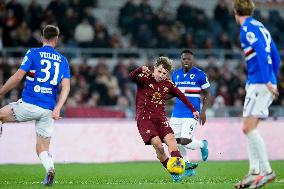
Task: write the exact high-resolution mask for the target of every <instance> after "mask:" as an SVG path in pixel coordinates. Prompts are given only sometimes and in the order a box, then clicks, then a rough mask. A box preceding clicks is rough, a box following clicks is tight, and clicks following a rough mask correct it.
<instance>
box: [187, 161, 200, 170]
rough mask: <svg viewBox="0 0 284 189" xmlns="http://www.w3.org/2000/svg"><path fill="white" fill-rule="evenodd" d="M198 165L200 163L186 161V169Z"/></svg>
mask: <svg viewBox="0 0 284 189" xmlns="http://www.w3.org/2000/svg"><path fill="white" fill-rule="evenodd" d="M196 167H198V163H196V162H189V161H186V162H185V169H195V168H196Z"/></svg>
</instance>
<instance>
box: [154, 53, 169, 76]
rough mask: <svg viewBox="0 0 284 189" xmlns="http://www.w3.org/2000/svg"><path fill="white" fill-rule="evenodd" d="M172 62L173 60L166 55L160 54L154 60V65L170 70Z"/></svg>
mask: <svg viewBox="0 0 284 189" xmlns="http://www.w3.org/2000/svg"><path fill="white" fill-rule="evenodd" d="M172 63H173V61H172V60H171V59H169V58H168V57H165V56H161V57H159V58H158V60H157V61H156V67H158V66H160V65H162V66H163V68H164V69H165V70H167V71H168V72H170V71H172Z"/></svg>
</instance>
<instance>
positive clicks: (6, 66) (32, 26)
mask: <svg viewBox="0 0 284 189" xmlns="http://www.w3.org/2000/svg"><path fill="white" fill-rule="evenodd" d="M97 6H98V3H97V1H96V0H88V1H83V0H70V1H62V0H52V1H50V3H49V4H48V5H47V6H46V7H44V8H43V7H42V6H41V4H39V3H38V2H37V1H36V0H32V1H31V3H30V4H28V5H24V4H21V3H20V1H17V0H10V1H5V0H0V24H1V28H0V49H1V51H2V49H3V48H5V47H38V46H40V35H41V33H40V31H41V28H42V26H44V25H46V24H56V25H58V26H59V28H60V30H61V38H60V44H59V45H60V46H61V47H63V46H64V47H78V48H86V47H90V48H134V47H136V48H166V49H169V48H190V49H226V50H230V49H234V48H238V44H239V41H238V31H239V29H238V26H237V25H236V23H235V21H234V17H233V14H232V13H231V9H230V7H229V6H230V4H228V3H227V1H226V0H219V1H218V4H217V5H216V7H215V8H214V12H213V13H212V15H213V16H212V17H209V16H208V15H207V14H205V12H204V10H202V9H199V8H197V7H194V6H192V5H191V4H190V3H188V1H182V2H181V4H180V5H179V6H178V7H177V9H173V8H171V3H170V1H168V0H165V1H162V4H161V5H160V7H159V8H156V9H154V8H153V7H152V6H151V4H150V3H149V1H148V0H141V1H140V3H139V4H137V3H134V2H133V0H128V1H126V3H125V4H122V6H121V7H120V9H119V16H118V18H117V24H116V25H115V26H112V27H114V28H115V29H113V30H112V31H111V32H110V31H109V29H108V28H109V26H108V27H107V26H106V25H104V24H103V23H102V22H101V21H100V20H99V19H98V18H96V17H95V16H94V14H93V12H94V10H95V9H98V7H97ZM255 17H256V19H258V20H260V21H262V22H263V23H264V24H265V25H266V27H267V28H268V30H269V31H270V32H271V34H272V36H273V38H274V40H275V41H276V44H277V46H278V48H281V49H283V48H284V36H283V35H279V33H283V32H284V19H283V18H282V17H281V15H280V14H279V12H278V11H277V10H271V11H270V12H269V14H268V16H266V17H263V16H262V15H261V14H260V11H256V12H255ZM126 39H129V40H126ZM1 54H2V53H1ZM9 58H10V57H8V55H5V54H2V57H1V60H0V85H1V86H2V85H3V83H4V82H5V81H6V80H7V79H8V78H9V77H10V76H11V75H12V74H13V73H15V71H16V70H17V68H18V66H19V64H20V63H21V59H20V58H14V59H13V60H12V61H13V62H11V60H10V59H9ZM154 58H157V57H154ZM230 58H231V57H230V56H227V57H226V59H224V60H223V61H224V62H223V64H222V66H221V67H220V66H217V64H216V60H215V59H214V58H212V57H207V64H206V66H203V67H202V69H204V70H205V71H206V73H207V76H208V78H209V81H210V83H211V87H210V90H211V95H212V97H211V107H212V108H214V107H215V109H216V108H218V107H224V106H233V107H240V108H241V107H242V105H243V102H244V97H245V81H246V68H245V64H244V63H243V62H241V60H239V61H240V63H239V64H237V66H236V67H233V68H232V67H231V66H229V64H230ZM86 59H87V57H86V58H84V57H82V58H81V59H80V61H81V62H80V63H76V64H75V63H73V62H72V59H71V60H70V64H71V73H72V78H71V93H70V96H69V99H68V101H67V107H79V106H85V107H98V106H110V107H116V108H117V109H120V110H129V112H131V111H132V108H133V107H134V105H135V90H136V89H135V86H134V85H133V84H132V83H131V81H130V80H129V78H128V74H129V73H130V71H132V70H133V69H135V68H136V67H138V64H137V60H136V59H135V58H117V59H116V63H115V65H112V66H110V65H109V62H108V59H105V58H103V57H101V58H98V61H97V64H96V65H95V66H91V65H89V64H87V60H86ZM144 64H145V65H149V66H153V59H152V58H148V59H145V63H144ZM176 64H180V60H177V61H176ZM195 65H196V66H198V67H199V65H198V60H197V61H196V63H195ZM22 87H23V84H21V87H20V88H17V89H14V90H13V91H11V92H10V93H9V94H8V95H6V97H5V99H4V100H2V105H3V104H7V103H8V102H11V101H15V100H17V99H18V98H19V97H20V95H21V94H20V90H21V88H22ZM279 91H280V97H279V98H278V100H277V101H275V102H274V104H275V105H281V106H284V67H283V65H282V68H281V70H280V73H279ZM130 114H131V113H130Z"/></svg>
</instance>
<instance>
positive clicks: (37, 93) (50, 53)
mask: <svg viewBox="0 0 284 189" xmlns="http://www.w3.org/2000/svg"><path fill="white" fill-rule="evenodd" d="M19 69H22V70H24V71H25V72H27V76H26V83H25V88H24V90H23V92H22V99H23V101H24V102H26V103H29V104H33V105H36V106H39V107H42V108H44V109H50V110H53V109H54V106H55V104H56V98H57V89H58V85H59V84H60V82H61V80H62V79H63V78H70V69H69V64H68V61H67V59H66V58H65V57H64V56H62V55H61V54H60V53H59V52H57V51H56V50H55V49H54V48H53V47H51V46H43V47H41V48H33V49H30V50H28V51H27V53H26V56H25V57H24V59H23V62H22V64H21V66H20V68H19Z"/></svg>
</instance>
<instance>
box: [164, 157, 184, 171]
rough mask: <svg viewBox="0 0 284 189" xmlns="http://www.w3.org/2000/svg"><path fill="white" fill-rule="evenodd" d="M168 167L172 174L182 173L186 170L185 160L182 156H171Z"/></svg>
mask: <svg viewBox="0 0 284 189" xmlns="http://www.w3.org/2000/svg"><path fill="white" fill-rule="evenodd" d="M167 169H168V171H169V172H170V173H171V174H177V175H181V174H183V173H184V170H185V162H184V160H183V159H182V158H181V157H171V158H170V159H169V161H168V163H167Z"/></svg>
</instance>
